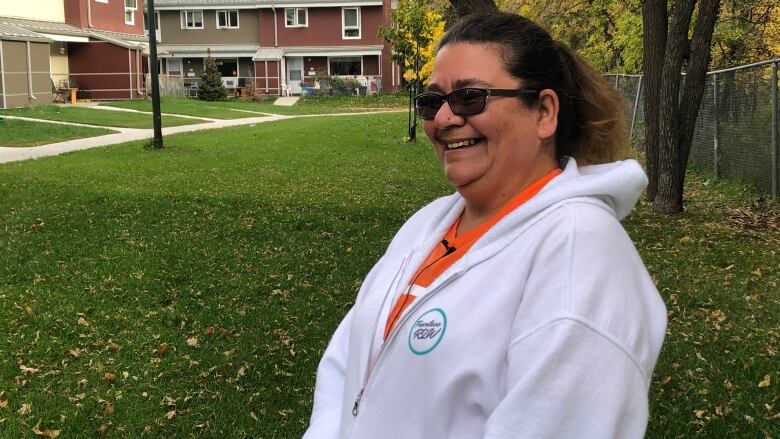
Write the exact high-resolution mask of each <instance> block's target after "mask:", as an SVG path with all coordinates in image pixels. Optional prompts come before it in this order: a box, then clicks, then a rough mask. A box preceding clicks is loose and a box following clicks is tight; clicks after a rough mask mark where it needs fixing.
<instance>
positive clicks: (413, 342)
mask: <svg viewBox="0 0 780 439" xmlns="http://www.w3.org/2000/svg"><path fill="white" fill-rule="evenodd" d="M446 329H447V315H446V314H444V311H443V310H442V309H440V308H433V309H431V310H428V311H426V312H424V313H423V314H422V315H421V316H420V317H419V318H418V319H417V320H416V321H415V322H414V324H412V330H411V331H409V349H411V351H412V352H414V353H415V354H417V355H425V354H427V353H429V352H431V351H432V350H434V349H436V346H438V345H439V343H440V342H441V339H442V338H444V331H445V330H446Z"/></svg>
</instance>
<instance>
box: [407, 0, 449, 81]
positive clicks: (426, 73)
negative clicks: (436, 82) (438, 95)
mask: <svg viewBox="0 0 780 439" xmlns="http://www.w3.org/2000/svg"><path fill="white" fill-rule="evenodd" d="M425 21H426V23H428V24H429V26H427V27H426V31H425V37H426V38H427V39H428V40H430V42H429V43H428V45H427V46H425V47H423V48H420V58H421V59H422V60H425V64H423V65H422V66H421V67H420V81H421V82H422V83H423V84H426V83H427V82H428V79H429V78H430V77H431V73H432V72H433V65H434V64H435V63H436V45H437V44H439V41H440V40H441V37H442V36H444V25H445V23H444V20H442V16H441V14H440V13H438V12H437V11H428V12H427V13H426V20H425ZM416 76H417V75H416V72H415V71H414V68H409V69H407V70H406V71H405V72H404V79H406V80H407V81H413V80H415V79H417V78H416Z"/></svg>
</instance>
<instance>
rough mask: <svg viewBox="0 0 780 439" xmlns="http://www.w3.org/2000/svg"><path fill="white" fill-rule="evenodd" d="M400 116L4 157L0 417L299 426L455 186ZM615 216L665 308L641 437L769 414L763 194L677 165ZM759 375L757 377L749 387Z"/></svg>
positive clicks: (65, 426) (21, 432)
mask: <svg viewBox="0 0 780 439" xmlns="http://www.w3.org/2000/svg"><path fill="white" fill-rule="evenodd" d="M405 122H406V116H405V115H404V114H391V115H366V116H361V117H338V118H321V119H320V118H317V119H309V120H307V123H306V124H305V125H304V128H301V126H300V121H295V120H289V121H280V122H276V123H271V124H258V125H257V126H255V127H251V126H242V127H236V128H230V129H225V130H221V131H219V132H216V131H214V132H205V133H187V134H182V135H177V136H170V137H167V139H166V146H167V148H166V149H165V150H163V151H152V150H146V149H144V148H143V142H133V143H129V144H125V145H120V146H114V147H109V148H101V149H93V150H88V151H82V152H78V153H72V154H67V155H63V156H58V157H51V158H44V159H39V160H35V161H27V162H18V163H9V164H5V165H0V224H2V227H0V322H2V329H3V331H2V335H0V352H3V353H4V355H3V356H2V357H0V431H2V434H0V436H2V437H32V434H31V429H32V428H33V427H34V426H35V425H36V424H37V423H38V422H39V421H40V426H39V428H40V430H44V428H50V429H54V430H61V433H62V434H61V437H67V438H72V437H77V438H89V437H93V436H96V435H98V434H105V435H107V436H108V437H128V438H135V437H229V438H243V437H246V438H249V437H252V438H259V437H265V438H292V437H300V435H301V433H302V432H303V430H304V429H305V427H306V425H307V422H308V416H309V414H310V410H311V395H312V389H313V385H314V374H315V369H316V366H317V362H318V360H319V357H320V356H321V354H322V350H323V349H324V347H325V345H326V343H327V341H328V339H329V338H330V336H331V333H332V331H333V330H334V329H335V327H336V325H337V323H338V321H339V320H340V318H341V317H342V316H343V315H344V313H346V311H347V309H348V308H349V306H350V305H351V303H352V301H353V300H354V296H355V293H356V291H357V289H358V287H359V285H360V282H361V280H362V279H363V277H364V276H365V274H366V273H367V271H368V270H369V268H370V267H371V265H372V264H373V263H374V261H376V260H377V258H378V257H379V256H380V255H381V253H382V251H383V250H384V248H385V246H386V244H387V243H388V240H389V239H390V238H391V237H392V236H393V234H394V233H395V231H396V230H397V229H398V227H399V226H400V225H401V224H402V223H403V221H404V220H405V219H406V218H408V217H409V216H410V215H411V214H412V213H413V212H414V211H415V210H417V209H418V208H419V207H421V206H422V205H424V204H425V203H426V202H428V201H429V200H431V199H433V198H434V197H437V196H439V195H442V194H446V193H449V192H451V189H450V188H449V187H448V184H447V183H446V181H445V180H444V179H443V177H442V176H441V172H440V169H439V166H438V164H437V162H436V159H435V158H434V155H433V153H432V152H431V151H430V145H429V144H428V143H427V142H425V141H422V140H421V141H420V143H418V144H410V145H407V144H402V143H400V141H399V140H398V139H400V138H401V137H402V136H403V135H404V134H405ZM689 184H690V187H691V189H692V190H691V191H690V193H689V194H688V198H687V207H688V211H687V212H686V213H685V214H682V215H678V216H672V217H667V216H661V215H657V214H654V213H652V212H651V211H650V209H649V207H648V206H647V205H646V204H643V205H641V206H640V207H639V209H638V210H637V211H636V212H635V213H634V214H632V216H631V217H630V218H629V219H628V220H627V222H626V226H627V228H628V230H629V232H630V234H631V235H632V237H633V238H634V240H635V241H636V243H637V246H638V248H639V250H640V252H641V253H642V255H643V257H644V258H645V261H646V262H647V265H648V267H649V269H650V271H651V273H652V274H653V276H654V277H655V279H656V281H657V282H658V287H659V290H660V291H661V293H662V295H663V296H664V298H665V300H666V302H667V304H668V307H669V310H670V326H669V335H668V337H667V341H666V344H665V346H664V350H663V352H662V354H661V359H660V361H659V365H658V368H657V373H656V375H655V377H654V380H653V384H652V388H651V393H652V408H651V410H652V414H651V423H650V426H649V432H648V437H650V438H666V437H680V438H683V437H684V438H687V437H692V436H701V437H762V438H763V437H765V436H768V435H770V434H772V435H776V433H777V432H778V425H780V424H779V422H780V419H778V418H780V416H778V415H777V413H778V410H779V409H780V401H778V395H780V392H778V391H777V389H778V387H777V386H778V383H779V382H780V372H779V371H778V368H777V364H778V363H777V358H776V357H775V353H776V352H777V350H778V349H780V347H778V338H779V337H780V297H779V296H778V282H780V268H778V267H779V266H780V264H778V261H779V260H780V256H778V250H777V249H778V244H780V242H778V236H780V231H778V229H777V227H778V221H779V220H778V216H779V215H778V209H777V206H767V204H766V203H763V202H761V201H760V199H758V198H756V197H755V196H754V195H753V193H752V192H750V191H747V190H744V189H743V188H741V187H739V186H735V185H726V184H723V183H714V182H711V181H707V180H704V179H702V178H697V177H692V179H691V181H690V183H689ZM765 376H769V378H770V380H769V381H770V384H769V385H768V386H766V387H759V384H760V383H761V382H762V381H764V382H766V380H765V378H764V377H765Z"/></svg>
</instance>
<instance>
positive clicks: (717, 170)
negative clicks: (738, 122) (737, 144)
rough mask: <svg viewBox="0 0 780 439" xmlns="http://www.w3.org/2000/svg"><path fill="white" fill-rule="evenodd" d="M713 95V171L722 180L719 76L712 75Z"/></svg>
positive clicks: (716, 177)
mask: <svg viewBox="0 0 780 439" xmlns="http://www.w3.org/2000/svg"><path fill="white" fill-rule="evenodd" d="M712 95H713V99H714V101H715V105H714V106H715V129H714V133H713V134H714V136H713V137H714V139H713V144H712V150H713V156H714V157H713V171H715V179H718V178H720V151H719V147H720V103H719V102H718V75H712Z"/></svg>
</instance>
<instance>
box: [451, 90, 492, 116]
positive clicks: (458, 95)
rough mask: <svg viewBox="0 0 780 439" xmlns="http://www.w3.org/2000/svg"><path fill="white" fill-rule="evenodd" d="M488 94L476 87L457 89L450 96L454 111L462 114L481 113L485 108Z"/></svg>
mask: <svg viewBox="0 0 780 439" xmlns="http://www.w3.org/2000/svg"><path fill="white" fill-rule="evenodd" d="M486 98H487V94H486V93H485V92H484V91H483V90H479V89H476V88H462V89H460V90H455V91H453V92H452V95H451V96H450V105H451V106H452V112H453V113H455V114H458V115H460V116H468V115H470V114H477V113H481V112H482V111H483V110H484V109H485V100H486Z"/></svg>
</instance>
